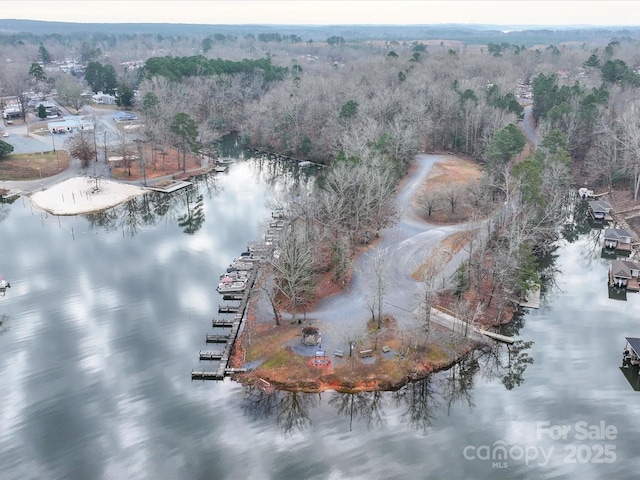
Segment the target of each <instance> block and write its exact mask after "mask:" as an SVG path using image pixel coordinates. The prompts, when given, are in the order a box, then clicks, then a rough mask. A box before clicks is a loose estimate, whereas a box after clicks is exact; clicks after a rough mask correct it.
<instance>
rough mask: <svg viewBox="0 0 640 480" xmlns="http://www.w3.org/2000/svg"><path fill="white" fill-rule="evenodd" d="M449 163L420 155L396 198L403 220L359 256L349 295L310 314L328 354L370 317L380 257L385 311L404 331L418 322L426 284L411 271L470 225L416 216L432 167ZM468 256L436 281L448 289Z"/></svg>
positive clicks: (329, 301)
mask: <svg viewBox="0 0 640 480" xmlns="http://www.w3.org/2000/svg"><path fill="white" fill-rule="evenodd" d="M444 159H445V156H443V155H427V154H420V155H418V157H417V159H416V162H417V168H416V169H415V171H414V172H413V173H412V174H411V177H410V178H409V179H408V181H407V182H406V184H405V185H404V186H403V188H402V190H401V191H400V192H399V194H398V196H397V197H396V208H397V210H398V212H400V218H399V220H398V221H397V222H396V224H394V225H393V226H391V227H388V228H386V229H384V230H381V231H380V237H381V239H380V241H379V242H378V243H377V244H376V245H375V246H374V247H373V248H372V249H370V250H368V251H367V252H365V253H363V254H362V255H360V256H359V257H358V258H357V260H356V264H355V269H354V274H353V277H352V280H351V283H350V285H349V286H348V287H347V289H346V290H345V292H344V293H342V294H338V295H334V296H331V297H329V298H326V299H324V300H323V301H321V302H320V303H319V304H318V307H317V308H316V309H315V310H313V311H310V312H307V313H306V318H307V320H309V321H310V322H311V323H313V324H317V325H318V326H320V325H322V343H323V345H324V346H325V348H326V350H328V351H331V350H332V349H334V348H340V347H341V346H342V345H341V343H343V340H342V339H341V338H340V337H341V336H342V332H344V331H345V330H353V329H356V328H358V326H361V327H363V326H364V324H365V322H366V321H367V320H369V319H370V318H371V308H370V307H369V306H368V303H367V298H371V296H372V295H371V292H372V291H373V290H374V289H373V287H372V286H371V285H368V283H371V282H369V281H368V280H367V279H372V278H376V276H375V274H374V272H373V267H372V263H373V262H372V257H373V256H374V255H377V254H379V253H380V254H382V256H383V258H384V259H385V261H386V262H385V263H386V265H387V268H386V291H385V294H384V313H388V314H391V315H393V317H394V318H395V319H396V320H397V322H398V325H399V326H400V327H401V328H407V329H410V328H411V327H412V325H413V324H415V322H414V313H413V312H414V311H415V310H416V309H417V307H418V295H419V293H420V290H421V282H417V281H415V280H414V279H413V278H411V272H412V271H413V270H414V269H415V268H416V267H418V266H419V265H421V264H422V263H424V262H425V260H426V259H427V257H428V256H429V254H430V253H431V250H432V249H433V248H439V245H440V242H441V241H442V240H443V239H444V238H445V237H447V236H448V235H450V234H452V233H454V232H456V231H459V230H463V229H465V228H466V227H467V225H464V224H462V225H450V226H436V225H431V224H428V223H426V222H424V221H423V220H422V219H420V218H419V217H418V216H417V214H416V212H415V211H414V209H413V207H412V205H411V202H412V200H413V198H414V196H415V195H416V193H417V192H418V190H419V188H420V187H421V186H422V185H423V183H424V181H425V179H426V178H427V175H428V174H429V172H430V171H431V168H432V167H433V165H434V164H435V163H437V162H439V161H442V160H444ZM467 255H468V253H467V252H466V251H465V250H464V249H463V250H461V251H460V252H458V253H457V254H455V255H453V256H452V257H451V258H450V261H449V263H448V265H447V266H446V267H445V269H444V270H443V272H442V274H441V276H440V277H439V278H438V279H437V280H436V281H437V282H439V284H442V283H443V282H444V283H445V284H447V285H448V284H449V283H450V279H451V277H452V275H453V273H454V272H455V270H456V268H457V267H458V265H459V264H460V262H461V261H463V260H464V259H465V257H466V256H467ZM432 320H433V321H435V322H436V323H441V324H442V325H443V326H450V322H447V321H446V319H443V321H442V322H440V321H438V319H437V318H432Z"/></svg>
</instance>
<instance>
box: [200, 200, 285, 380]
mask: <svg viewBox="0 0 640 480" xmlns="http://www.w3.org/2000/svg"><path fill="white" fill-rule="evenodd" d="M285 227H286V215H285V213H284V210H283V209H282V208H278V209H275V210H274V212H272V220H271V222H270V224H269V229H268V230H267V235H268V236H269V237H270V238H273V239H275V237H276V236H279V235H280V234H281V232H282V230H283V229H284V228H285ZM248 250H249V252H250V253H249V254H245V253H243V254H241V255H240V257H239V258H238V259H237V261H234V263H233V264H232V265H234V266H236V268H240V267H241V268H242V270H246V271H247V274H248V278H247V284H246V288H245V289H244V290H243V291H242V292H234V293H230V292H227V293H224V294H223V295H222V299H223V300H225V301H230V302H233V303H230V304H227V305H219V306H218V313H222V314H233V320H227V319H221V318H218V319H216V318H214V319H212V320H211V328H213V331H214V333H210V334H206V335H205V342H206V343H208V344H218V345H220V344H224V347H223V348H222V350H219V351H217V350H216V351H212V350H204V351H203V350H201V351H200V352H199V360H200V361H202V360H210V361H217V362H218V365H217V367H216V368H209V369H193V370H191V379H192V380H224V378H225V377H226V376H229V375H232V374H234V373H241V372H246V371H247V370H246V369H244V368H230V367H229V360H230V359H231V353H232V351H233V347H234V345H235V342H236V340H237V338H238V332H239V331H240V327H241V326H242V321H243V319H244V315H245V312H246V309H247V305H248V303H249V295H250V294H251V289H252V288H253V284H254V283H255V281H256V276H257V269H258V268H259V265H260V263H261V262H262V261H264V260H265V259H266V253H267V251H268V243H267V242H266V241H265V242H264V243H262V244H250V245H249V247H248ZM221 329H225V330H221Z"/></svg>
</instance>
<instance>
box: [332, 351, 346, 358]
mask: <svg viewBox="0 0 640 480" xmlns="http://www.w3.org/2000/svg"><path fill="white" fill-rule="evenodd" d="M333 354H334V355H335V356H336V357H344V352H343V351H342V350H336V351H335V352H333Z"/></svg>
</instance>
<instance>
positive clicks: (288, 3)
mask: <svg viewBox="0 0 640 480" xmlns="http://www.w3.org/2000/svg"><path fill="white" fill-rule="evenodd" d="M0 18H5V19H12V18H21V19H31V20H50V21H67V22H79V23H81V22H100V23H111V22H123V23H127V22H136V23H139V22H143V23H159V22H161V23H165V22H166V23H200V24H243V23H251V24H266V23H268V24H325V25H335V24H436V23H474V24H498V25H500V24H502V25H505V24H509V25H514V24H515V25H637V26H640V1H637V0H621V1H620V0H613V1H611V0H599V1H588V0H587V1H584V0H583V1H579V0H568V1H567V0H555V1H553V0H552V1H547V0H501V1H500V0H498V1H495V0H493V1H485V0H476V1H468V0H384V1H376V0H184V1H180V0H109V1H103V0H39V1H33V0H24V1H21V0H1V1H0Z"/></svg>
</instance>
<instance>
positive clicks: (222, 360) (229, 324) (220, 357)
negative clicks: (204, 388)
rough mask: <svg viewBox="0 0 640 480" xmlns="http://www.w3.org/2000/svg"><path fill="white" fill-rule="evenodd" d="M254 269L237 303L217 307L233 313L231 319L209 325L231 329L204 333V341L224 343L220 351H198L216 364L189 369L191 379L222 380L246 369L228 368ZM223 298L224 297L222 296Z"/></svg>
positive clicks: (222, 310) (223, 311)
mask: <svg viewBox="0 0 640 480" xmlns="http://www.w3.org/2000/svg"><path fill="white" fill-rule="evenodd" d="M254 270H255V269H252V270H251V271H250V275H249V280H248V282H247V288H245V290H244V292H243V294H242V297H241V299H240V303H239V304H234V305H231V306H228V307H225V308H223V306H222V305H221V306H219V307H218V311H219V313H231V312H233V313H234V316H233V320H220V319H215V318H214V319H213V320H211V327H212V328H213V329H214V331H215V330H219V329H220V328H225V329H229V328H230V329H231V330H230V331H229V332H228V333H224V334H217V333H214V334H207V335H205V342H206V343H216V344H224V348H223V349H222V350H221V351H215V352H214V351H200V354H199V359H200V360H213V361H218V366H217V368H215V369H194V370H191V380H224V378H225V377H226V376H228V375H231V374H233V373H240V372H243V371H246V369H238V368H229V360H230V359H231V353H232V351H233V346H234V345H235V342H236V339H237V337H238V332H239V331H240V326H241V325H242V319H243V317H244V313H245V310H246V308H247V304H248V303H249V292H250V291H251V288H252V287H253V284H254V282H255V277H256V272H255V271H254ZM234 297H235V298H234V299H233V300H234V301H236V300H238V298H237V295H234ZM223 298H224V297H223Z"/></svg>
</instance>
